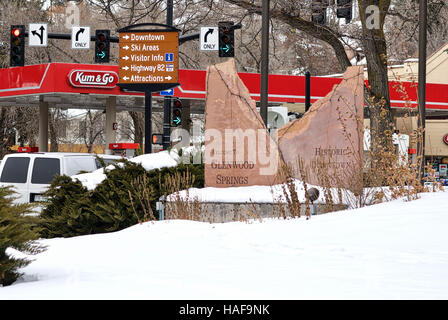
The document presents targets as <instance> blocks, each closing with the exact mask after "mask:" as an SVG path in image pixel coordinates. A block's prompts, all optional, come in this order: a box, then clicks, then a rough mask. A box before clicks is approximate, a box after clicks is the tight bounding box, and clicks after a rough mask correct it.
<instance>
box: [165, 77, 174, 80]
mask: <svg viewBox="0 0 448 320" xmlns="http://www.w3.org/2000/svg"><path fill="white" fill-rule="evenodd" d="M171 79H173V78H172V77H171V76H167V77H165V80H168V81H169V80H171Z"/></svg>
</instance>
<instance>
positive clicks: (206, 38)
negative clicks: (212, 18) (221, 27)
mask: <svg viewBox="0 0 448 320" xmlns="http://www.w3.org/2000/svg"><path fill="white" fill-rule="evenodd" d="M218 39H219V37H218V27H201V35H200V42H199V43H200V44H199V45H200V50H204V51H209V50H218V42H219V41H218Z"/></svg>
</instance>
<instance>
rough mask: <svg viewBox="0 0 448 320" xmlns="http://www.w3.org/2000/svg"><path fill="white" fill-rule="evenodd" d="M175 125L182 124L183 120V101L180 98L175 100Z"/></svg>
mask: <svg viewBox="0 0 448 320" xmlns="http://www.w3.org/2000/svg"><path fill="white" fill-rule="evenodd" d="M172 122H173V125H174V126H176V127H177V126H180V124H181V122H182V102H181V101H180V100H179V99H174V100H173V120H172Z"/></svg>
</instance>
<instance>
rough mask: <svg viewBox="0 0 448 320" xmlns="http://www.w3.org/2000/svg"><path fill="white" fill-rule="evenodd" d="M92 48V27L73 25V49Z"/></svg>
mask: <svg viewBox="0 0 448 320" xmlns="http://www.w3.org/2000/svg"><path fill="white" fill-rule="evenodd" d="M89 48H90V27H72V49H89Z"/></svg>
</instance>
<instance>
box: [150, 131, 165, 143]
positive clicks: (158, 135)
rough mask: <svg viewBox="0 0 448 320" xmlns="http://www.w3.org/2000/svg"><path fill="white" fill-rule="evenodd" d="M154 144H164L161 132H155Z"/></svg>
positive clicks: (153, 136) (153, 135)
mask: <svg viewBox="0 0 448 320" xmlns="http://www.w3.org/2000/svg"><path fill="white" fill-rule="evenodd" d="M152 144H163V135H162V134H161V133H153V134H152Z"/></svg>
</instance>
